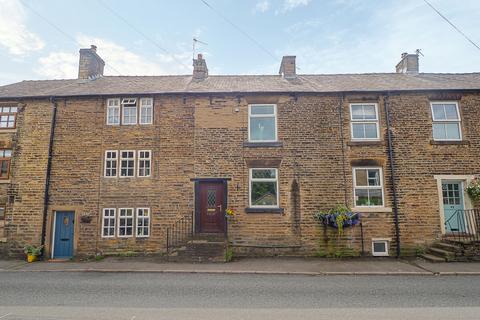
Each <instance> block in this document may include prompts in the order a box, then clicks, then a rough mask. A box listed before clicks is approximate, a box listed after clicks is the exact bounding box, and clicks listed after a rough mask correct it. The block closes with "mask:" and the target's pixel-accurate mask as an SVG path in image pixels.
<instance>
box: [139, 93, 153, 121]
mask: <svg viewBox="0 0 480 320" xmlns="http://www.w3.org/2000/svg"><path fill="white" fill-rule="evenodd" d="M152 123H153V99H152V98H142V99H140V124H152Z"/></svg>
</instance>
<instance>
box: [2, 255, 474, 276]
mask: <svg viewBox="0 0 480 320" xmlns="http://www.w3.org/2000/svg"><path fill="white" fill-rule="evenodd" d="M5 271H15V272H28V271H31V272H39V271H42V272H51V271H57V272H151V273H152V272H156V273H211V274H213V273H216V274H286V275H295V274H296V275H312V276H314V275H480V262H449V263H430V262H427V261H424V260H422V259H416V260H403V259H393V258H365V259H348V260H338V259H324V258H287V257H282V258H243V259H238V260H235V261H232V262H229V263H179V262H165V261H157V260H155V259H153V258H148V257H109V258H105V259H103V260H101V261H86V262H78V261H62V262H52V261H39V262H34V263H27V262H25V261H22V260H0V272H5Z"/></svg>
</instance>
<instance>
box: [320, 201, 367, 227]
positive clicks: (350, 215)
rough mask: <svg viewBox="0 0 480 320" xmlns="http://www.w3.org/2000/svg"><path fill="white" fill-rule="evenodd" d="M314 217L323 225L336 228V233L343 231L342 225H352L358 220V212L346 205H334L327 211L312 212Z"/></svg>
mask: <svg viewBox="0 0 480 320" xmlns="http://www.w3.org/2000/svg"><path fill="white" fill-rule="evenodd" d="M314 217H315V218H316V219H317V220H318V221H320V222H321V223H323V224H324V225H328V226H331V227H333V228H336V229H338V233H339V234H341V233H343V228H344V227H352V226H354V225H356V224H358V223H359V222H360V213H358V212H352V210H351V209H350V208H348V207H347V206H345V205H343V204H340V205H336V206H335V207H333V208H332V209H330V210H328V211H324V212H322V211H320V212H316V213H314Z"/></svg>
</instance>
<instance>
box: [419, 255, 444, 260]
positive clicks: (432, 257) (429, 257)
mask: <svg viewBox="0 0 480 320" xmlns="http://www.w3.org/2000/svg"><path fill="white" fill-rule="evenodd" d="M420 257H421V258H423V259H425V260H427V261H429V262H445V261H446V260H445V258H441V257H438V256H435V255H433V254H428V253H425V254H422V255H420Z"/></svg>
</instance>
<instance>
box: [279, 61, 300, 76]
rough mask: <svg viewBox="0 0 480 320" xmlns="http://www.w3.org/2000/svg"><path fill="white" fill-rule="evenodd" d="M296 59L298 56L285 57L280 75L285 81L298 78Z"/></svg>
mask: <svg viewBox="0 0 480 320" xmlns="http://www.w3.org/2000/svg"><path fill="white" fill-rule="evenodd" d="M295 59H296V56H283V58H282V63H281V64H280V70H278V73H279V74H280V75H282V76H283V77H284V78H285V79H294V78H296V77H297V68H296V64H295Z"/></svg>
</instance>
